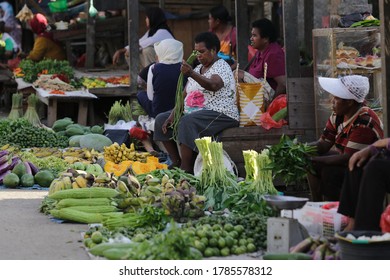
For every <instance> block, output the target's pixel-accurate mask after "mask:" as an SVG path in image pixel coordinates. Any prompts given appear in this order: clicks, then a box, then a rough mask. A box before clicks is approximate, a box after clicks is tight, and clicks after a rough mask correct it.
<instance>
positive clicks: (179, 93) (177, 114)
mask: <svg viewBox="0 0 390 280" xmlns="http://www.w3.org/2000/svg"><path fill="white" fill-rule="evenodd" d="M196 53H197V52H196V51H192V53H191V55H190V56H189V57H188V58H187V63H188V64H190V65H192V64H193V63H194V61H195V59H196ZM183 80H184V75H183V73H180V75H179V79H178V81H177V87H176V98H175V108H173V113H174V118H173V122H172V125H171V127H172V129H173V136H172V138H173V139H176V138H177V129H178V125H179V121H180V118H181V115H182V114H183V110H184V95H183V92H184V85H183Z"/></svg>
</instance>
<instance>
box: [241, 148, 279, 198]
mask: <svg viewBox="0 0 390 280" xmlns="http://www.w3.org/2000/svg"><path fill="white" fill-rule="evenodd" d="M268 152H269V151H268V150H267V149H264V150H263V151H262V152H261V153H257V152H256V151H254V150H247V151H243V156H244V162H245V172H246V178H245V181H247V183H249V182H250V184H249V186H248V189H249V190H250V191H251V192H254V193H256V194H258V195H259V197H260V196H261V195H263V194H277V193H278V191H277V190H276V188H275V186H274V184H273V180H272V170H270V169H268V168H267V167H268V165H269V164H270V163H271V160H270V159H269V157H268Z"/></svg>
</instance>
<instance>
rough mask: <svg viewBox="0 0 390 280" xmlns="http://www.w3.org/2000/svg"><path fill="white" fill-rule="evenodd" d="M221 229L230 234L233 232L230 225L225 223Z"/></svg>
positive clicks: (232, 227)
mask: <svg viewBox="0 0 390 280" xmlns="http://www.w3.org/2000/svg"><path fill="white" fill-rule="evenodd" d="M223 229H224V230H226V231H229V232H230V231H233V230H234V226H233V225H232V224H230V223H227V224H225V225H224V226H223Z"/></svg>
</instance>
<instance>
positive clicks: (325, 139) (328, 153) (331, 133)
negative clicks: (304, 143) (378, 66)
mask: <svg viewBox="0 0 390 280" xmlns="http://www.w3.org/2000/svg"><path fill="white" fill-rule="evenodd" d="M318 82H319V84H320V86H321V87H322V88H323V89H324V90H325V91H327V92H328V93H330V94H331V95H332V109H333V113H332V114H331V116H330V117H329V119H328V121H327V123H326V126H325V128H324V130H323V132H322V135H321V137H320V139H318V140H317V141H316V142H313V143H310V145H315V146H316V147H317V150H318V154H319V156H316V157H313V158H312V159H311V160H312V163H313V164H314V169H315V171H316V172H315V174H312V173H309V174H308V182H309V187H310V190H311V193H312V199H313V200H314V201H321V200H330V201H338V200H339V197H340V191H341V187H342V183H343V179H344V173H345V171H346V170H347V165H348V160H349V158H350V157H351V156H352V155H353V154H354V153H355V152H357V151H359V150H361V149H363V148H365V147H367V146H369V145H370V144H372V143H374V142H375V141H377V140H378V139H381V138H383V125H382V122H381V121H380V119H379V118H378V116H377V115H376V113H375V112H374V111H373V110H371V109H370V108H368V107H366V106H365V105H364V101H365V97H366V96H367V94H368V92H369V90H370V84H369V81H368V78H367V77H364V76H360V75H350V76H344V77H340V78H324V77H320V78H319V79H318Z"/></svg>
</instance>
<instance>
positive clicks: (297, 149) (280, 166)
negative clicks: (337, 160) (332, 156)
mask: <svg viewBox="0 0 390 280" xmlns="http://www.w3.org/2000/svg"><path fill="white" fill-rule="evenodd" d="M268 150H269V158H270V159H271V163H270V164H269V165H268V168H269V169H271V170H272V171H273V174H274V175H273V176H274V177H277V176H280V177H281V178H282V180H283V181H284V183H285V184H286V185H289V184H295V183H298V182H300V181H302V180H304V179H305V178H306V175H307V172H308V171H309V170H310V171H312V170H313V167H312V163H311V161H310V160H309V157H310V156H314V155H316V154H317V148H316V147H315V146H309V145H307V144H304V143H299V142H298V139H297V138H295V139H293V140H291V139H290V138H289V137H288V136H287V135H282V137H281V138H280V141H279V143H278V144H276V145H272V146H268ZM313 172H314V171H313Z"/></svg>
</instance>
